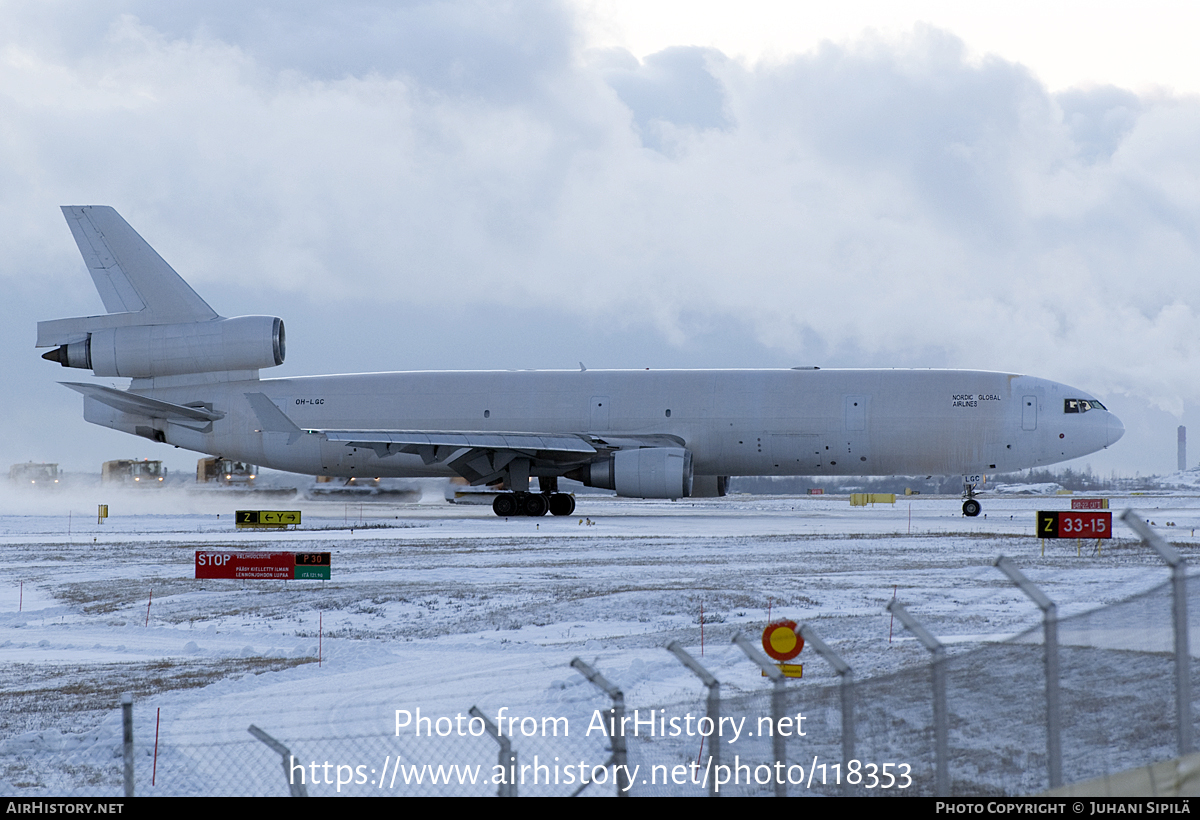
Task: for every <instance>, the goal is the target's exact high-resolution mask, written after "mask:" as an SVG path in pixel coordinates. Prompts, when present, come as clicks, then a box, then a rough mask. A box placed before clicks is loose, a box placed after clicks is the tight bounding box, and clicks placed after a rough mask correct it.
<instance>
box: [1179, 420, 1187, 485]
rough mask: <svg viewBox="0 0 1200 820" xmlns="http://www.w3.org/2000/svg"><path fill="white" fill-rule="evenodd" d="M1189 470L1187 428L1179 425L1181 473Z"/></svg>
mask: <svg viewBox="0 0 1200 820" xmlns="http://www.w3.org/2000/svg"><path fill="white" fill-rule="evenodd" d="M1186 469H1187V428H1186V427H1184V426H1183V425H1182V424H1181V425H1179V472H1181V473H1182V472H1183V471H1184V470H1186Z"/></svg>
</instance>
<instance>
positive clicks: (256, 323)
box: [37, 206, 1124, 515]
mask: <svg viewBox="0 0 1200 820" xmlns="http://www.w3.org/2000/svg"><path fill="white" fill-rule="evenodd" d="M63 213H64V214H65V215H66V218H67V224H68V225H69V226H70V228H71V233H72V234H73V235H74V237H75V242H76V244H78V246H79V250H80V252H81V253H82V254H83V258H84V261H85V263H86V264H87V267H88V270H89V272H90V273H91V275H92V279H93V281H94V282H95V285H96V289H97V290H98V291H99V292H100V298H101V300H102V301H103V302H104V307H105V308H106V309H107V311H108V313H107V314H106V315H101V316H88V317H79V318H71V319H57V320H54V321H48V322H39V323H38V337H37V346H38V347H53V348H54V350H52V351H49V352H48V353H46V354H45V355H44V357H43V358H46V359H49V360H51V361H57V362H59V363H60V364H62V365H63V366H64V367H75V368H81V369H84V370H91V371H92V372H93V374H94V375H96V376H102V377H105V378H106V379H107V378H111V377H128V378H130V379H131V380H132V381H131V383H130V385H129V388H128V389H127V390H118V389H115V388H112V387H107V386H104V385H99V384H83V383H68V382H64V384H66V386H67V387H70V388H71V389H73V390H76V391H78V392H80V393H82V394H83V395H84V418H86V419H87V420H88V421H90V422H92V423H94V424H100V425H103V426H105V427H111V428H113V429H115V430H123V431H125V432H127V433H133V434H134V435H138V436H144V437H146V438H148V439H152V440H154V441H159V442H165V443H168V444H174V445H176V446H179V447H183V448H186V449H188V450H195V451H197V452H200V453H208V454H213V455H218V456H220V457H222V458H230V459H234V460H236V461H245V462H248V463H251V464H260V465H262V466H264V467H272V468H275V469H278V470H288V471H291V472H295V473H305V474H309V475H327V476H347V477H353V476H362V477H377V476H401V477H420V476H455V475H457V476H462V477H463V478H465V479H467V480H468V481H469V482H470V483H471V484H474V485H489V486H497V487H502V488H503V489H504V490H505V491H504V492H501V493H500V494H499V495H498V496H497V497H496V501H495V504H494V509H495V511H496V512H497V513H498V514H500V515H514V514H526V515H543V514H545V513H546V512H547V511H549V512H551V513H554V514H557V515H569V514H570V513H571V512H573V511H574V499H573V497H572V496H570V495H568V494H565V493H561V492H559V491H558V479H559V478H560V477H566V478H571V479H576V480H578V481H581V482H582V483H583V484H585V485H587V486H590V487H601V488H607V489H610V490H613V491H615V492H616V493H617V494H618V495H622V496H632V497H641V498H681V497H686V496H689V495H716V494H723V492H724V487H725V484H726V482H727V481H728V477H730V476H738V475H755V476H760V475H765V476H863V475H918V474H919V475H963V476H973V475H980V474H985V473H988V472H1008V471H1012V470H1019V469H1025V468H1028V467H1041V466H1045V465H1048V464H1054V463H1055V462H1059V461H1065V460H1067V459H1072V458H1077V457H1079V456H1083V455H1087V454H1088V453H1093V452H1095V451H1097V450H1099V449H1101V448H1104V447H1107V446H1109V445H1110V444H1112V443H1113V442H1115V441H1116V440H1117V439H1118V438H1120V437H1121V435H1122V434H1123V433H1124V427H1122V425H1121V422H1120V421H1119V420H1118V419H1117V417H1116V416H1114V415H1113V414H1112V413H1110V412H1109V411H1108V410H1107V409H1106V408H1105V407H1104V405H1103V404H1101V403H1100V402H1099V401H1097V400H1096V399H1095V398H1094V397H1093V396H1092V395H1090V394H1089V393H1086V392H1084V391H1082V390H1078V389H1076V388H1073V387H1067V386H1066V385H1063V384H1058V383H1056V382H1052V381H1047V380H1045V379H1038V378H1033V377H1031V376H1022V375H1015V374H1011V373H994V372H987V371H975V370H820V369H818V368H795V369H791V370H585V369H583V368H582V367H581V368H580V369H579V370H578V371H575V370H571V371H517V372H509V371H504V372H458V371H455V372H400V373H369V374H353V375H340V376H308V377H303V378H286V379H261V378H259V370H260V369H261V368H266V367H273V366H275V365H278V364H282V363H283V359H284V354H285V345H284V327H283V322H282V321H281V320H280V319H278V318H275V317H273V316H239V317H236V318H232V319H227V318H224V317H222V316H219V315H217V313H216V312H215V311H214V310H213V309H212V308H211V307H209V306H208V304H207V303H206V302H205V301H204V300H203V299H201V298H200V297H199V296H198V295H197V294H196V292H195V291H193V290H192V289H191V287H189V286H188V284H187V283H186V282H185V281H184V280H183V279H182V278H181V277H180V276H179V274H177V273H176V272H175V271H174V270H173V269H172V268H171V267H170V265H168V264H167V263H166V262H165V261H164V260H163V259H162V257H160V256H159V255H158V254H157V253H156V252H155V251H154V249H153V248H151V247H150V246H149V245H148V244H147V243H146V242H145V240H143V239H142V238H141V236H139V235H138V234H137V232H136V231H134V230H133V228H131V227H130V226H129V224H128V223H126V222H125V220H124V219H122V218H121V217H120V215H119V214H118V213H117V212H116V211H115V210H113V209H112V208H109V207H102V206H88V207H85V206H72V207H64V208H63ZM533 479H536V483H537V491H531V489H530V488H531V486H532V485H531V480H533ZM963 511H964V512H965V513H966V514H968V515H976V514H978V512H979V503H978V502H977V501H976V500H975V499H974V498H973V497H968V498H967V500H966V501H965V502H964V505H963Z"/></svg>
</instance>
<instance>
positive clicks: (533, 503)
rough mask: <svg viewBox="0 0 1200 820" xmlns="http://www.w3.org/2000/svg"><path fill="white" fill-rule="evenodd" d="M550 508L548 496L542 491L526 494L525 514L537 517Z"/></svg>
mask: <svg viewBox="0 0 1200 820" xmlns="http://www.w3.org/2000/svg"><path fill="white" fill-rule="evenodd" d="M549 508H550V502H549V501H547V500H546V496H544V495H542V494H541V493H530V494H529V495H527V496H525V514H526V515H531V516H533V517H534V518H537V517H538V516H540V515H545V514H546V510H548V509H549Z"/></svg>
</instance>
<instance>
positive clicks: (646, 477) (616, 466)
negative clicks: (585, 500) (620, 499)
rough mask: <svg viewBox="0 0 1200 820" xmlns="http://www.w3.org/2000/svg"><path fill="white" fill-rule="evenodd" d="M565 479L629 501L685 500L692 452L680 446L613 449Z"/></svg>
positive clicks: (690, 486)
mask: <svg viewBox="0 0 1200 820" xmlns="http://www.w3.org/2000/svg"><path fill="white" fill-rule="evenodd" d="M567 477H568V478H574V479H576V480H577V481H581V482H583V483H584V484H585V485H587V486H588V487H600V488H601V489H605V490H613V491H615V492H616V494H617V495H622V496H627V497H630V498H687V497H688V496H690V495H691V494H692V453H691V451H690V450H687V449H685V448H683V447H641V448H637V449H631V450H617V451H616V452H614V453H613V454H612V455H610V456H608V457H606V458H603V459H600V460H598V461H593V462H591V463H590V464H587V465H586V466H584V467H582V468H580V469H579V470H576V471H574V472H572V473H568V474H567Z"/></svg>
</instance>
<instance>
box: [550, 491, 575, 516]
mask: <svg viewBox="0 0 1200 820" xmlns="http://www.w3.org/2000/svg"><path fill="white" fill-rule="evenodd" d="M573 512H575V496H573V495H571V494H570V493H555V494H554V495H552V496H550V514H551V515H570V514H571V513H573Z"/></svg>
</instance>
